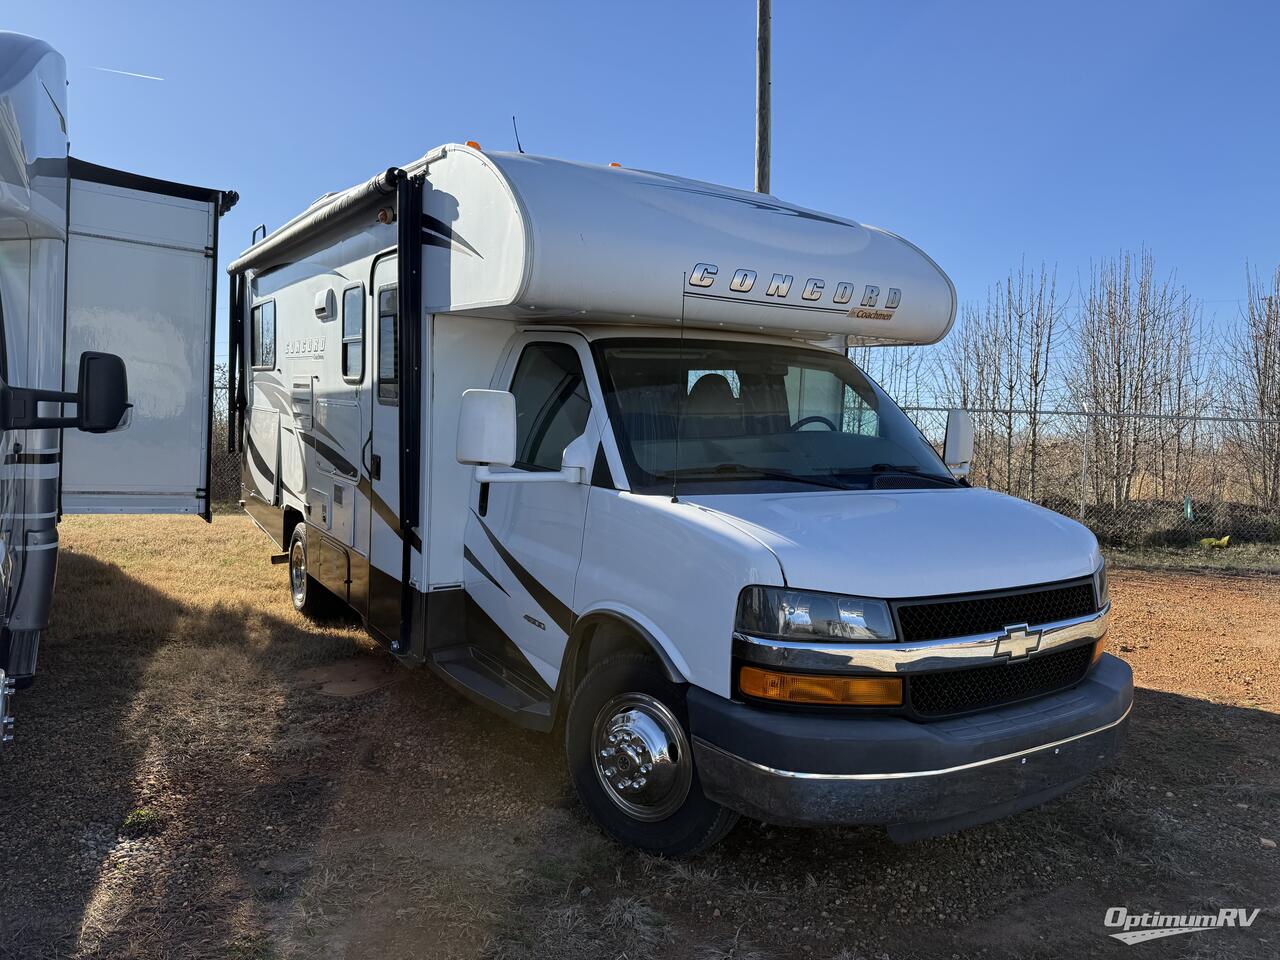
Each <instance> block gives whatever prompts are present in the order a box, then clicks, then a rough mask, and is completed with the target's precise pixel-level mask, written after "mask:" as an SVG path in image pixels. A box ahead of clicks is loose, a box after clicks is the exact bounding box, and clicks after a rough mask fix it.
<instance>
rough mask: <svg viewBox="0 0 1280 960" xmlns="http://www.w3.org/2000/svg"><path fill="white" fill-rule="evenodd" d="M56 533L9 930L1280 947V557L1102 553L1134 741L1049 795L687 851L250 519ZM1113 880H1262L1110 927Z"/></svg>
mask: <svg viewBox="0 0 1280 960" xmlns="http://www.w3.org/2000/svg"><path fill="white" fill-rule="evenodd" d="M63 537H64V544H65V545H66V548H67V549H66V550H65V551H64V554H63V556H62V561H61V562H62V569H61V571H60V575H59V578H60V586H59V595H58V598H57V602H56V610H55V615H54V623H53V626H52V628H51V632H50V637H49V639H48V641H47V643H46V645H45V648H44V650H43V651H42V662H41V678H40V680H39V682H38V683H37V684H36V686H35V687H33V688H32V689H31V690H30V691H27V692H26V693H25V694H23V695H22V697H21V698H20V700H19V703H18V712H19V725H18V731H17V733H18V740H17V743H16V744H14V745H13V748H12V749H10V750H8V751H6V752H5V753H4V754H3V755H2V756H0V810H3V811H4V814H5V816H4V817H3V819H2V821H0V957H5V958H8V957H14V958H18V957H20V958H23V960H28V958H32V960H35V958H45V957H137V958H153V957H154V958H187V957H192V958H203V957H211V958H212V957H217V958H232V960H273V958H286V957H290V958H291V957H299V958H301V957H307V958H312V957H316V958H373V957H378V958H383V957H386V958H401V957H403V958H410V957H412V958H432V957H441V958H445V957H469V956H484V957H494V958H508V957H510V958H534V957H547V956H555V957H557V958H559V960H578V958H582V960H586V958H592V960H595V958H614V957H626V958H628V960H639V958H646V957H679V958H696V960H712V958H740V960H741V958H748V957H756V958H773V957H777V958H783V957H786V958H791V957H816V958H840V960H853V958H868V960H869V958H891V960H899V958H912V957H936V956H941V957H965V958H967V957H992V958H995V957H1019V958H1033V957H1057V956H1072V957H1078V956H1134V957H1137V956H1149V957H1155V956H1159V957H1169V956H1203V957H1208V958H1214V957H1223V958H1226V957H1232V958H1235V957H1259V958H1262V957H1266V958H1273V957H1275V956H1277V955H1280V925H1278V924H1277V919H1278V918H1280V852H1278V851H1277V849H1276V848H1275V847H1274V846H1272V845H1270V841H1275V840H1277V839H1280V735H1278V734H1280V719H1278V716H1277V711H1280V666H1278V664H1280V657H1278V656H1277V653H1278V651H1280V638H1277V635H1276V631H1275V627H1274V623H1275V621H1276V618H1277V614H1278V613H1280V579H1273V578H1245V577H1226V576H1216V575H1214V576H1211V575H1206V574H1197V575H1188V574H1179V573H1144V572H1134V571H1117V572H1116V573H1115V574H1114V575H1113V581H1112V582H1113V586H1112V595H1113V599H1114V601H1115V605H1116V609H1117V616H1116V620H1115V623H1114V626H1113V631H1112V635H1111V649H1112V650H1113V651H1114V652H1117V653H1119V654H1120V655H1121V656H1123V657H1125V658H1126V659H1127V660H1128V661H1129V662H1130V663H1131V664H1132V665H1133V667H1134V670H1135V673H1136V676H1137V681H1138V684H1139V687H1140V689H1139V691H1138V694H1137V703H1136V706H1135V708H1134V714H1133V722H1132V725H1131V735H1130V742H1129V747H1128V750H1127V753H1126V754H1125V756H1124V758H1123V760H1122V762H1121V763H1120V764H1119V765H1118V766H1116V767H1115V768H1113V769H1112V770H1110V771H1108V772H1106V773H1103V774H1101V775H1099V776H1097V777H1095V778H1094V779H1092V780H1091V781H1089V782H1087V783H1086V784H1085V785H1083V786H1082V787H1080V788H1079V789H1077V790H1076V791H1075V792H1073V793H1072V794H1070V795H1068V796H1067V797H1065V798H1063V799H1061V800H1059V801H1056V802H1054V803H1052V804H1049V805H1048V806H1046V807H1044V808H1041V809H1040V810H1037V811H1033V812H1030V813H1027V814H1023V815H1021V816H1018V817H1014V818H1012V819H1008V820H1005V821H1001V822H998V823H995V824H991V825H989V826H985V827H980V828H976V829H973V830H970V831H967V832H965V833H962V834H959V835H955V836H950V837H943V838H939V839H935V840H929V841H924V842H920V843H916V844H912V845H908V846H895V845H893V844H892V843H890V842H889V841H888V840H887V839H886V838H885V837H884V835H883V834H882V833H880V832H878V831H874V830H822V831H816V830H795V829H780V828H775V827H768V826H764V825H761V824H757V823H751V822H745V821H744V822H743V823H742V824H741V825H740V826H739V828H738V829H737V830H736V831H735V832H734V833H733V834H731V835H730V837H729V838H728V839H727V840H726V841H725V842H724V843H723V844H721V845H720V846H719V847H717V848H716V849H715V850H713V851H712V852H711V853H709V854H707V855H705V856H704V857H702V858H700V859H698V860H695V861H692V862H685V863H673V862H668V861H664V860H661V859H656V858H651V857H645V856H641V855H637V854H636V853H634V852H631V851H627V850H624V849H621V848H619V847H617V846H615V845H613V844H611V843H610V842H608V841H606V840H605V839H603V838H602V837H601V836H600V834H599V833H598V832H597V831H596V830H595V829H594V827H593V826H592V825H591V824H590V822H588V821H587V820H586V818H585V815H584V814H583V812H582V811H581V809H580V808H579V807H578V805H577V803H576V801H575V800H574V799H573V796H572V792H571V790H570V788H569V785H568V781H567V778H566V775H565V772H564V766H563V756H562V754H561V750H560V745H559V743H558V741H557V740H556V739H555V738H551V737H545V736H540V735H536V734H531V733H526V732H522V731H519V730H516V729H514V728H511V727H509V726H507V725H506V724H504V723H503V722H502V721H501V720H499V719H497V718H496V717H493V716H491V715H489V714H487V713H485V712H484V711H482V710H480V709H479V708H476V707H474V706H471V705H470V704H468V703H467V702H466V701H464V700H463V699H461V698H460V697H458V696H456V695H454V694H453V693H452V692H451V691H450V690H449V689H448V688H446V687H445V686H444V685H443V684H442V683H441V682H439V681H438V680H437V679H435V678H434V677H433V676H432V675H431V674H430V673H428V672H426V671H411V670H408V669H405V668H403V667H399V666H397V665H395V664H394V663H393V662H391V661H390V660H389V658H387V657H386V656H385V655H384V654H382V653H381V652H379V651H377V650H375V649H374V648H373V647H372V646H371V645H370V643H369V642H368V640H367V639H365V638H364V637H363V634H362V633H361V631H360V630H359V629H357V628H356V627H355V626H354V625H352V624H350V623H347V622H337V623H333V624H328V625H325V626H323V627H320V628H317V627H315V626H314V625H312V624H309V623H307V622H306V621H304V620H302V619H300V618H298V617H296V616H295V615H294V614H293V612H292V610H291V608H290V607H289V604H288V601H287V597H286V588H285V570H284V568H283V567H279V566H277V567H273V566H269V565H268V564H267V554H268V552H269V550H268V547H267V544H266V543H265V541H264V539H263V538H262V536H261V534H260V533H258V532H257V531H256V530H255V529H254V528H252V526H251V525H250V524H249V523H248V521H246V520H245V519H243V518H240V517H219V518H218V519H217V521H216V522H215V524H214V525H213V527H212V528H210V527H206V526H205V525H203V524H200V523H198V522H195V521H193V522H190V523H187V522H180V523H178V522H174V521H172V520H163V519H136V520H135V519H129V520H122V519H118V518H77V519H73V520H70V521H68V522H67V523H65V524H64V525H63ZM158 542H163V543H164V544H165V549H164V551H163V555H160V553H158V552H157V551H156V550H155V547H154V545H155V544H156V543H158ZM1111 906H1126V907H1128V908H1129V910H1130V911H1131V912H1134V913H1137V912H1144V911H1160V912H1164V913H1206V912H1210V911H1215V912H1216V910H1217V909H1218V908H1219V907H1237V906H1238V907H1247V908H1255V907H1257V908H1261V913H1260V914H1259V915H1258V917H1257V919H1256V920H1255V921H1254V923H1253V925H1252V926H1251V927H1249V928H1248V929H1245V930H1220V931H1204V932H1200V933H1194V934H1189V935H1185V936H1180V937H1176V938H1170V939H1166V940H1161V941H1158V942H1154V943H1148V944H1139V945H1135V946H1124V945H1121V944H1119V943H1117V942H1116V941H1114V940H1112V939H1110V938H1109V937H1108V936H1107V933H1108V932H1111V931H1108V930H1107V929H1105V928H1104V926H1103V923H1102V920H1103V915H1104V913H1105V911H1106V910H1107V908H1108V907H1111Z"/></svg>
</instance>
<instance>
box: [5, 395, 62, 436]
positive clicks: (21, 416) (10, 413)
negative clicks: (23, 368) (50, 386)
mask: <svg viewBox="0 0 1280 960" xmlns="http://www.w3.org/2000/svg"><path fill="white" fill-rule="evenodd" d="M78 400H79V397H78V396H77V395H76V394H74V393H64V392H62V391H61V390H38V389H35V388H33V387H5V388H4V389H3V391H0V427H3V429H5V430H37V429H43V428H53V427H75V426H76V425H77V424H78V423H79V422H80V420H79V418H78V417H41V416H40V415H39V414H38V413H37V412H36V411H37V410H39V409H40V404H41V403H76V402H78Z"/></svg>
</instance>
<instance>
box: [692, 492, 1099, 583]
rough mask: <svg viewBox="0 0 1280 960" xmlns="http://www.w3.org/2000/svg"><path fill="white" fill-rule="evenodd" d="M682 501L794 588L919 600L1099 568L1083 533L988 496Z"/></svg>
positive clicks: (1022, 504) (1090, 539)
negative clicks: (727, 529)
mask: <svg viewBox="0 0 1280 960" xmlns="http://www.w3.org/2000/svg"><path fill="white" fill-rule="evenodd" d="M682 499H685V498H682ZM687 499H688V500H689V501H690V502H693V503H696V504H698V505H699V506H701V507H703V508H704V509H709V510H712V511H714V512H716V513H718V514H720V515H721V516H723V517H724V518H726V519H727V520H728V521H729V522H731V523H734V524H735V525H737V526H739V527H740V528H742V529H743V530H744V531H745V532H748V533H750V534H751V535H752V536H754V537H756V538H757V539H758V540H759V541H760V542H761V543H763V544H764V545H765V546H767V547H769V549H771V550H772V551H773V552H774V554H775V555H776V556H777V557H778V561H779V563H780V564H781V565H782V571H783V576H784V577H785V578H786V581H787V584H788V586H792V587H795V588H797V589H807V590H824V591H829V592H832V593H848V594H857V595H861V596H868V597H884V598H894V597H926V596H934V595H938V594H948V593H969V592H973V591H979V590H1001V589H1005V588H1008V587H1020V586H1028V585H1031V584H1037V583H1049V582H1052V581H1055V580H1067V579H1070V578H1073V577H1083V576H1088V575H1089V574H1090V573H1092V572H1093V570H1094V568H1095V567H1096V566H1097V564H1098V561H1099V553H1098V543H1097V540H1096V539H1095V538H1094V536H1093V534H1092V533H1090V532H1089V530H1088V529H1087V528H1086V527H1084V526H1082V525H1081V524H1079V523H1077V522H1076V521H1074V520H1069V519H1068V518H1066V517H1064V516H1062V515H1061V514H1058V513H1054V512H1053V511H1052V510H1046V509H1044V508H1043V507H1038V506H1036V505H1035V504H1032V503H1027V502H1026V501H1025V500H1018V499H1015V498H1014V497H1008V496H1005V495H1004V494H999V493H993V492H992V491H990V490H980V489H955V488H947V489H940V490H885V491H871V490H867V491H860V490H859V491H849V492H847V493H845V492H832V493H779V494H741V495H731V496H693V497H688V498H687Z"/></svg>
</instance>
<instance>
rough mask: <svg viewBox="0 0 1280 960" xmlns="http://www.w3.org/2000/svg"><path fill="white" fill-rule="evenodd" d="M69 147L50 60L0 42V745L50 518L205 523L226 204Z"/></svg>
mask: <svg viewBox="0 0 1280 960" xmlns="http://www.w3.org/2000/svg"><path fill="white" fill-rule="evenodd" d="M68 148H69V141H68V124H67V98H66V65H65V63H64V61H63V59H62V57H61V56H59V54H58V53H57V52H56V51H54V50H53V49H51V48H50V47H49V46H48V44H46V43H44V42H43V41H40V40H36V39H34V38H32V37H26V36H22V35H21V34H16V33H5V32H0V743H2V742H4V741H7V740H8V739H10V730H11V727H12V724H13V720H12V715H11V713H10V698H11V695H12V694H13V692H14V690H15V688H16V687H21V686H25V685H27V684H28V683H30V682H31V680H32V678H33V676H34V674H35V669H36V655H37V651H38V647H39V643H40V638H41V636H42V635H43V634H44V631H45V629H46V627H47V626H48V620H49V600H50V596H51V594H52V592H53V583H54V572H55V569H56V557H57V548H58V532H57V522H58V518H59V517H60V516H61V514H62V513H63V512H64V511H65V512H69V513H85V512H103V513H139V512H148V513H150V512H166V513H195V514H200V515H203V516H204V517H205V518H206V519H208V516H209V496H208V491H209V487H210V483H209V466H210V459H209V455H210V447H209V442H210V414H211V412H212V409H213V407H212V398H213V381H212V377H213V353H212V344H213V311H214V290H215V284H214V276H213V275H214V263H215V259H214V258H215V256H216V250H217V226H218V217H219V216H220V214H221V213H222V212H224V211H225V210H226V209H229V208H230V206H231V205H232V204H233V203H234V202H235V198H236V195H235V194H234V193H233V192H223V191H218V190H207V189H204V188H199V187H191V186H187V185H185V184H178V183H170V182H168V181H162V180H155V179H152V178H150V177H142V176H138V175H136V174H131V173H126V172H124V171H121V170H113V169H110V168H108V167H102V166H98V165H96V164H91V163H86V162H84V161H82V160H79V159H76V158H74V157H71V156H69V152H68ZM122 360H123V363H122ZM126 367H127V370H128V378H127V380H128V382H127V383H126V375H125V369H126ZM63 404H75V405H76V408H75V411H74V415H72V414H71V413H70V412H67V413H66V414H65V415H64V411H62V409H61V407H62V405H63ZM126 411H127V412H126ZM122 419H123V421H124V422H125V423H127V424H128V425H129V426H130V429H128V430H127V431H124V432H121V433H115V432H112V431H114V430H115V429H116V428H117V427H118V426H120V425H121V423H122ZM68 427H70V428H78V430H79V431H81V432H71V433H66V434H65V435H64V434H63V430H64V429H65V428H68ZM97 434H109V435H105V436H101V435H97Z"/></svg>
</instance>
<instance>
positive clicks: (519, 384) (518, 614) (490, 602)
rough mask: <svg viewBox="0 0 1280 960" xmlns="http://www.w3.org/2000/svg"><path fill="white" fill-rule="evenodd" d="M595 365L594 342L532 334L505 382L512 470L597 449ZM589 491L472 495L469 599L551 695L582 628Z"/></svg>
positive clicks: (546, 466) (516, 488)
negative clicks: (511, 403) (577, 612)
mask: <svg viewBox="0 0 1280 960" xmlns="http://www.w3.org/2000/svg"><path fill="white" fill-rule="evenodd" d="M589 364H590V358H589V354H588V353H587V346H586V341H585V340H583V338H581V337H578V336H575V335H572V334H529V335H528V336H527V337H526V338H525V340H524V342H523V344H522V345H521V346H520V347H519V348H518V349H517V350H515V351H513V358H512V361H510V362H509V368H508V370H507V371H506V377H505V378H504V380H503V383H504V385H506V384H510V388H509V389H510V390H511V392H512V393H513V394H514V395H515V398H516V463H515V466H514V467H513V469H515V470H526V471H552V470H559V469H560V465H561V455H562V454H563V453H564V448H565V447H566V446H568V444H569V443H570V441H572V440H575V439H577V438H578V437H579V436H581V435H582V434H583V433H587V434H588V436H589V437H590V438H591V439H592V440H593V441H594V442H597V443H598V441H599V427H598V425H597V422H596V418H594V417H592V416H591V412H592V410H593V404H592V399H591V393H592V391H591V388H590V385H589V383H588V381H587V378H586V376H585V371H586V370H589V369H591V367H590V365H589ZM482 486H486V487H487V488H488V489H487V490H481V487H482ZM590 489H591V488H590V487H589V486H588V485H587V484H585V483H560V482H552V483H490V484H486V485H481V484H476V485H475V487H474V489H473V491H472V500H471V502H472V512H471V514H470V516H469V517H468V522H467V532H466V541H465V543H466V549H465V551H464V557H465V558H466V561H467V564H466V568H465V573H464V582H465V585H466V589H467V592H468V593H469V594H470V596H471V597H472V599H474V600H475V601H476V603H477V604H479V606H480V607H481V608H482V609H483V610H484V611H485V613H487V614H488V615H489V617H490V618H491V619H492V620H493V621H494V622H495V623H496V624H497V625H498V626H499V627H500V628H501V629H502V631H503V633H505V634H506V635H507V636H508V637H509V638H510V639H511V640H512V642H513V643H515V645H516V646H517V647H518V648H519V649H520V651H521V653H522V654H523V655H524V656H525V658H526V659H527V660H528V661H529V663H530V664H531V665H532V666H533V667H534V669H535V670H537V672H538V673H539V675H541V677H542V679H543V680H545V681H546V682H547V683H548V684H549V685H552V686H554V685H555V681H556V675H557V673H558V672H559V669H560V664H561V660H562V656H563V653H564V647H565V643H566V641H567V640H568V636H569V631H570V629H571V628H572V626H573V593H574V585H575V583H576V582H577V577H578V566H579V564H580V562H581V559H582V535H583V528H584V526H585V523H586V515H587V496H588V494H589V493H590Z"/></svg>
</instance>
